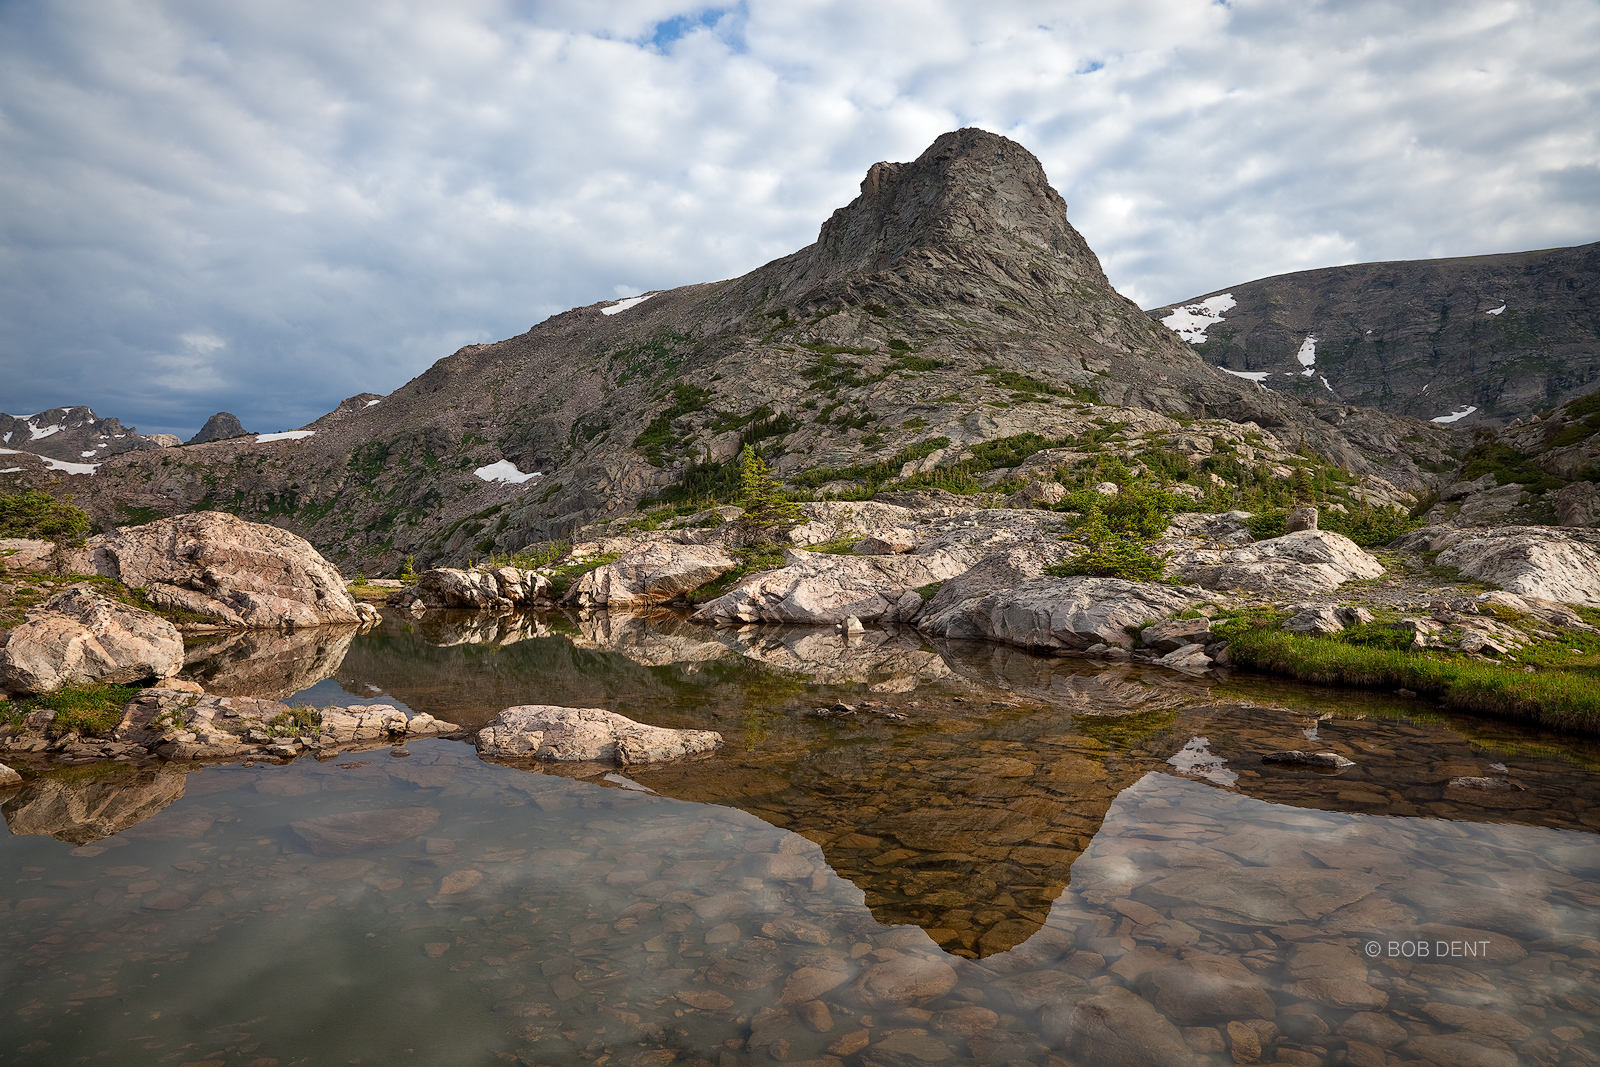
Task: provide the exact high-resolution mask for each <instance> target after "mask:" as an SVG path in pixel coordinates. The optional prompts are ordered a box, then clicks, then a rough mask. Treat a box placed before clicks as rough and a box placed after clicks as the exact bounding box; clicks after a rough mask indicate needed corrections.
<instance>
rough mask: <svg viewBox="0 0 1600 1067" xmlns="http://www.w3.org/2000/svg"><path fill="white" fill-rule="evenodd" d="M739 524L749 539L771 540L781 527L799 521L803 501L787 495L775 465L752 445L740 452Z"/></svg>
mask: <svg viewBox="0 0 1600 1067" xmlns="http://www.w3.org/2000/svg"><path fill="white" fill-rule="evenodd" d="M739 506H740V507H741V508H744V514H743V515H741V516H740V517H739V527H740V530H741V533H742V534H743V535H744V540H745V541H747V542H758V541H765V540H770V539H771V537H772V535H773V534H774V533H776V532H777V531H779V530H788V529H790V528H792V527H794V526H797V525H799V523H800V520H801V518H802V517H803V516H802V515H801V514H800V505H798V504H796V503H795V502H794V501H792V500H788V499H785V498H784V496H783V493H782V490H780V489H779V487H778V480H777V479H776V478H774V477H773V476H772V468H771V467H769V466H767V464H766V461H765V460H763V459H762V458H761V457H760V456H758V455H757V454H756V450H755V449H753V448H751V447H750V446H749V445H745V446H744V451H743V452H742V453H740V456H739Z"/></svg>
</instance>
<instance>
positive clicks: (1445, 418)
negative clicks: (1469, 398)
mask: <svg viewBox="0 0 1600 1067" xmlns="http://www.w3.org/2000/svg"><path fill="white" fill-rule="evenodd" d="M1477 410H1478V409H1477V408H1476V407H1464V408H1462V409H1461V410H1460V411H1455V412H1451V413H1450V414H1449V415H1440V416H1439V417H1438V418H1436V419H1429V420H1428V421H1429V422H1455V421H1456V420H1457V419H1464V418H1466V417H1467V416H1468V415H1471V414H1472V413H1473V412H1474V411H1477Z"/></svg>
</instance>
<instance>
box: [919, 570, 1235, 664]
mask: <svg viewBox="0 0 1600 1067" xmlns="http://www.w3.org/2000/svg"><path fill="white" fill-rule="evenodd" d="M941 592H942V590H941ZM1205 599H1206V593H1205V591H1204V590H1200V589H1189V588H1184V587H1183V586H1172V585H1159V584H1156V583H1154V582H1130V581H1125V580H1123V579H1121V578H1092V577H1087V576H1079V577H1074V578H1035V579H1033V580H1031V581H1027V582H1024V583H1023V584H1021V585H1018V586H1016V587H1014V588H1009V589H1000V590H997V591H995V592H992V593H987V594H985V595H982V596H970V597H967V598H965V599H962V600H960V601H957V602H956V603H953V604H949V605H947V606H945V607H944V608H942V609H941V610H939V611H936V612H934V611H930V612H928V613H927V614H926V615H924V616H923V617H922V618H919V619H918V620H917V627H918V629H920V630H922V631H924V632H925V633H931V634H936V635H938V636H940V637H947V638H951V639H984V640H990V641H1000V642H1004V643H1005V644H1008V645H1018V646H1020V647H1022V648H1027V649H1032V650H1034V651H1038V652H1060V651H1067V650H1077V651H1082V650H1084V649H1089V648H1092V647H1094V646H1096V645H1102V646H1120V647H1122V648H1131V647H1132V645H1133V637H1132V635H1131V634H1130V633H1129V627H1137V626H1143V625H1144V624H1145V623H1148V622H1150V621H1151V620H1153V619H1160V618H1164V617H1166V616H1169V615H1173V614H1176V613H1177V612H1180V611H1183V610H1185V609H1187V608H1191V607H1194V606H1195V605H1196V604H1197V603H1200V602H1202V601H1203V600H1205Z"/></svg>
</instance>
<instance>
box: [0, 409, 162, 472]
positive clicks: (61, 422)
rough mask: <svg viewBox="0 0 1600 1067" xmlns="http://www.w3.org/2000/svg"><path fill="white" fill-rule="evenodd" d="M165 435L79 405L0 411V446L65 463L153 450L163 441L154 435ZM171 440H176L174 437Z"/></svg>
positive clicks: (102, 459) (13, 457) (96, 460)
mask: <svg viewBox="0 0 1600 1067" xmlns="http://www.w3.org/2000/svg"><path fill="white" fill-rule="evenodd" d="M169 436H170V435H169V434H151V435H144V434H141V433H139V432H138V430H137V428H136V427H133V426H123V425H122V423H121V421H120V420H118V419H114V418H113V419H102V418H100V417H99V416H98V415H96V414H95V413H94V411H93V410H91V409H90V408H87V407H83V406H82V405H76V406H73V407H60V408H51V409H50V410H49V411H41V412H39V414H37V415H27V416H19V415H6V414H0V448H5V449H17V450H21V451H24V452H31V453H32V454H34V455H37V456H49V457H50V458H51V459H58V460H65V461H66V462H68V463H99V462H103V461H105V460H107V459H110V458H111V457H112V456H115V455H120V454H121V453H123V452H134V451H140V450H148V451H155V450H158V449H160V448H161V447H162V446H163V445H164V444H165V443H166V442H164V441H161V440H158V438H165V437H169ZM171 443H172V444H177V440H176V439H175V438H174V439H173V440H172V442H171ZM8 458H9V459H17V458H19V457H16V456H11V457H8ZM5 466H7V467H10V466H13V464H12V463H6V464H5Z"/></svg>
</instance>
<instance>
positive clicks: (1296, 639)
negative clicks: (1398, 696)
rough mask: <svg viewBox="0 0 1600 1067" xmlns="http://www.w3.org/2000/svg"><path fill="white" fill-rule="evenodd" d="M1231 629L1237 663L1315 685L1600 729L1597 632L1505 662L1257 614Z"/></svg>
mask: <svg viewBox="0 0 1600 1067" xmlns="http://www.w3.org/2000/svg"><path fill="white" fill-rule="evenodd" d="M1219 629H1224V627H1219ZM1225 629H1226V632H1228V634H1229V637H1230V646H1229V649H1230V653H1229V654H1230V655H1231V657H1232V659H1233V663H1234V665H1236V666H1239V667H1244V668H1248V669H1251V670H1258V671H1263V672H1265V673H1268V674H1278V675H1284V676H1286V677H1289V678H1294V679H1297V680H1299V681H1302V682H1310V683H1313V684H1315V685H1333V686H1357V687H1363V688H1380V689H1391V690H1393V689H1402V688H1403V689H1410V690H1412V691H1413V692H1415V693H1418V694H1420V695H1423V696H1431V697H1434V698H1436V699H1438V700H1439V702H1440V703H1441V704H1443V705H1444V706H1445V707H1448V708H1454V709H1457V710H1461V711H1470V712H1475V713H1478V714H1481V715H1490V716H1495V717H1499V718H1508V719H1520V720H1523V721H1526V722H1533V723H1537V724H1539V725H1540V726H1544V727H1548V728H1550V729H1552V730H1561V731H1565V732H1568V733H1579V734H1588V735H1593V736H1600V639H1597V638H1596V637H1595V636H1594V635H1592V634H1581V635H1580V634H1573V633H1568V634H1566V635H1563V636H1562V638H1561V639H1560V640H1559V641H1557V642H1541V643H1538V644H1535V645H1532V646H1530V647H1528V648H1527V649H1525V650H1523V651H1522V652H1521V653H1519V654H1518V657H1517V659H1518V660H1519V661H1520V662H1507V663H1500V662H1486V661H1482V660H1475V659H1469V658H1467V657H1465V656H1463V655H1460V654H1458V653H1451V652H1445V651H1438V650H1432V649H1429V650H1417V651H1413V650H1409V649H1407V650H1397V649H1391V648H1378V647H1371V646H1365V645H1359V644H1351V643H1348V642H1346V641H1342V640H1340V639H1339V638H1337V637H1304V636H1300V635H1297V634H1286V633H1283V632H1282V631H1281V630H1278V629H1277V628H1276V626H1275V625H1274V624H1273V623H1271V622H1269V621H1266V620H1259V619H1258V620H1235V621H1234V622H1232V623H1231V624H1228V625H1227V626H1226V627H1225ZM1524 665H1527V666H1533V667H1534V670H1533V671H1531V672H1529V671H1527V670H1525V669H1524Z"/></svg>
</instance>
